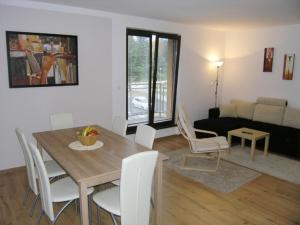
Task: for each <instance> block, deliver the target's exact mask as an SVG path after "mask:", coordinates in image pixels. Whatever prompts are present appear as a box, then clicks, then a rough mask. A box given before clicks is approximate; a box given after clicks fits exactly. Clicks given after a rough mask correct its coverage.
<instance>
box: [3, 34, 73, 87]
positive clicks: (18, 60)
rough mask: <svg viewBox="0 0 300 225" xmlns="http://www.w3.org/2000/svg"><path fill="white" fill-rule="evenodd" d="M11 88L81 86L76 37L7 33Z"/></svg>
mask: <svg viewBox="0 0 300 225" xmlns="http://www.w3.org/2000/svg"><path fill="white" fill-rule="evenodd" d="M6 46H7V62H8V77H9V87H10V88H23V87H44V86H67V85H78V49H77V36H73V35H61V34H46V33H29V32H18V31H6Z"/></svg>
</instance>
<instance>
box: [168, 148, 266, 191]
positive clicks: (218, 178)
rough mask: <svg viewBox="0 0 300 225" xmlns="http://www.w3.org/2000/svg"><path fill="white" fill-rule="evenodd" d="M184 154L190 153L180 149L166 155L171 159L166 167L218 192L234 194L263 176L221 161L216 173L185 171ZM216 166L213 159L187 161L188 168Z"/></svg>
mask: <svg viewBox="0 0 300 225" xmlns="http://www.w3.org/2000/svg"><path fill="white" fill-rule="evenodd" d="M184 153H189V150H188V149H179V150H176V151H170V152H167V153H164V154H165V155H167V156H168V157H169V160H167V161H166V162H165V165H166V166H167V167H169V168H171V169H174V170H175V171H176V172H178V173H179V174H181V175H183V176H186V177H189V178H190V179H192V180H194V181H196V182H199V183H201V184H204V185H205V186H207V187H209V188H212V189H214V190H216V191H218V192H223V193H229V192H232V191H234V190H236V189H237V188H239V187H240V186H242V185H244V184H246V183H248V182H250V181H251V180H253V179H255V178H257V177H258V176H260V175H261V174H260V173H259V172H257V171H254V170H251V169H248V168H246V167H244V166H240V165H237V164H235V163H231V162H228V161H224V160H221V162H220V166H219V169H218V170H217V171H216V172H202V171H195V170H185V169H182V168H181V166H182V158H183V154H184ZM215 165H216V160H211V159H202V158H196V159H195V158H194V159H193V158H190V159H189V160H188V161H187V166H194V167H198V166H201V168H214V167H215Z"/></svg>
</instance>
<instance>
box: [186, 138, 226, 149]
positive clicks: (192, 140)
mask: <svg viewBox="0 0 300 225" xmlns="http://www.w3.org/2000/svg"><path fill="white" fill-rule="evenodd" d="M189 141H191V142H201V143H208V144H211V143H212V142H213V143H215V144H216V145H217V146H218V147H219V148H221V146H220V143H219V142H217V141H214V140H212V139H209V140H203V139H199V138H191V139H189Z"/></svg>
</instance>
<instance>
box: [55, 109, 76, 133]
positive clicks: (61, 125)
mask: <svg viewBox="0 0 300 225" xmlns="http://www.w3.org/2000/svg"><path fill="white" fill-rule="evenodd" d="M50 123H51V127H52V130H58V129H66V128H71V127H73V126H74V125H73V114H72V113H55V114H52V115H50Z"/></svg>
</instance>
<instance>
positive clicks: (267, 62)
mask: <svg viewBox="0 0 300 225" xmlns="http://www.w3.org/2000/svg"><path fill="white" fill-rule="evenodd" d="M273 57H274V48H265V54H264V68H263V71H264V72H272V67H273Z"/></svg>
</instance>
